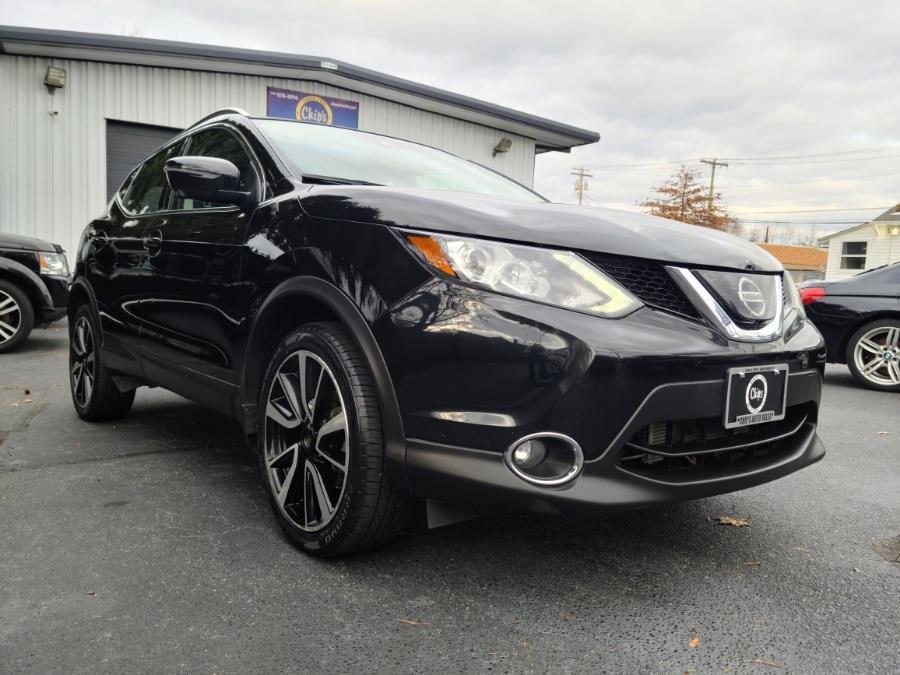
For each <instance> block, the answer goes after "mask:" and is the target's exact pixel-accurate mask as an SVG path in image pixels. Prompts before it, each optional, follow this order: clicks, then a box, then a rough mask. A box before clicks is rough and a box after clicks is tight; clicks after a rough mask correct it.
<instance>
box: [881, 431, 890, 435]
mask: <svg viewBox="0 0 900 675" xmlns="http://www.w3.org/2000/svg"><path fill="white" fill-rule="evenodd" d="M878 435H879V436H890V435H891V433H890V432H889V431H879V432H878Z"/></svg>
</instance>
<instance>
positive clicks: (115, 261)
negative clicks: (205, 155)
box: [85, 143, 181, 374]
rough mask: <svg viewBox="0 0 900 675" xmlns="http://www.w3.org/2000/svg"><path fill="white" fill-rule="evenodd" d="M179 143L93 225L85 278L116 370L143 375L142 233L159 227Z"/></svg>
mask: <svg viewBox="0 0 900 675" xmlns="http://www.w3.org/2000/svg"><path fill="white" fill-rule="evenodd" d="M180 147H181V143H176V144H174V145H172V146H170V147H168V148H166V149H163V150H161V151H159V152H157V153H156V154H154V155H152V156H151V157H149V158H148V159H147V160H146V161H144V162H143V163H142V164H141V165H140V166H139V167H138V168H136V169H134V170H133V171H132V174H131V175H130V176H129V177H128V179H127V180H126V182H125V183H124V184H123V186H122V188H121V189H120V190H119V193H118V194H117V195H116V198H115V199H114V200H113V201H112V203H111V205H110V208H109V212H108V214H107V215H106V217H104V218H99V219H97V220H94V221H92V222H91V225H90V228H89V230H88V244H89V246H90V247H91V256H90V259H89V264H88V265H87V266H86V269H85V273H86V275H87V278H88V281H89V282H90V284H91V287H92V288H93V290H94V295H95V296H96V299H97V308H98V311H99V314H100V323H101V327H102V331H103V350H104V354H105V355H106V358H107V363H108V364H109V366H110V367H111V368H114V369H116V370H121V371H124V372H128V373H135V374H137V373H138V372H139V353H140V347H139V339H140V332H141V318H140V311H139V302H140V297H141V280H142V277H143V275H144V274H145V272H146V266H147V263H148V255H147V250H146V247H145V245H144V240H143V232H144V230H145V228H146V227H147V226H148V224H150V223H153V222H156V220H157V219H158V218H159V217H160V213H161V211H162V209H163V207H164V206H165V199H166V196H167V191H166V182H165V175H164V174H163V170H162V167H163V164H164V163H165V160H166V159H168V158H169V157H174V156H177V155H178V152H179V149H180Z"/></svg>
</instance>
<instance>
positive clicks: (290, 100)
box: [266, 87, 359, 129]
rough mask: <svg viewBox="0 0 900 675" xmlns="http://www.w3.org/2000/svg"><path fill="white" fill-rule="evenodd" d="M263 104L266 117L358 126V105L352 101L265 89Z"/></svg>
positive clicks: (354, 127) (275, 88) (272, 88)
mask: <svg viewBox="0 0 900 675" xmlns="http://www.w3.org/2000/svg"><path fill="white" fill-rule="evenodd" d="M266 102H267V105H266V114H267V115H268V116H269V117H283V118H286V119H289V120H300V121H301V122H311V123H313V124H328V125H332V126H336V127H350V128H351V129H356V128H357V127H358V126H359V103H357V102H356V101H345V100H343V99H340V98H331V97H329V96H319V95H318V94H306V93H304V92H302V91H291V90H290V89H279V88H277V87H268V89H267V90H266Z"/></svg>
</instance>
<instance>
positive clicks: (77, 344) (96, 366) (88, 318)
mask: <svg viewBox="0 0 900 675" xmlns="http://www.w3.org/2000/svg"><path fill="white" fill-rule="evenodd" d="M98 334H99V331H98V330H97V326H96V324H95V322H94V317H93V315H92V314H91V311H90V308H89V307H88V306H87V305H82V306H81V307H79V308H78V311H77V312H76V313H75V318H74V320H73V323H72V325H71V326H70V328H69V389H70V390H71V393H72V403H73V404H74V406H75V412H77V413H78V416H79V417H81V418H82V419H84V420H88V421H90V422H99V421H102V420H111V419H117V418H119V417H122V416H124V415H125V414H126V413H127V412H128V411H129V410H131V404H132V403H133V402H134V390H133V389H132V390H131V391H126V392H123V391H120V390H119V388H118V387H117V386H116V383H115V382H114V381H113V376H112V373H111V372H110V371H109V369H108V368H106V367H105V366H104V365H103V362H102V361H101V356H100V350H99V349H98V347H99V343H98V341H97V335H98Z"/></svg>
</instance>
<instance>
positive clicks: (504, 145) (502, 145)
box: [494, 136, 512, 157]
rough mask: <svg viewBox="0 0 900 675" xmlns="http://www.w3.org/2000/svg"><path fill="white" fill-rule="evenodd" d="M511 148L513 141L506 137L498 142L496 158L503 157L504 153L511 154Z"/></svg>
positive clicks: (495, 149) (495, 147)
mask: <svg viewBox="0 0 900 675" xmlns="http://www.w3.org/2000/svg"><path fill="white" fill-rule="evenodd" d="M511 147H512V140H511V139H509V138H507V137H506V136H504V137H503V138H501V139H500V140H499V141H498V142H497V145H495V146H494V157H496V156H497V155H502V154H503V153H504V152H509V149H510V148H511Z"/></svg>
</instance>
